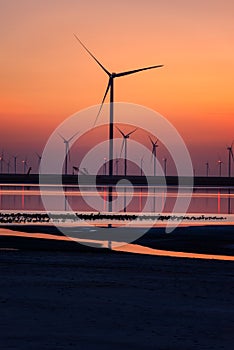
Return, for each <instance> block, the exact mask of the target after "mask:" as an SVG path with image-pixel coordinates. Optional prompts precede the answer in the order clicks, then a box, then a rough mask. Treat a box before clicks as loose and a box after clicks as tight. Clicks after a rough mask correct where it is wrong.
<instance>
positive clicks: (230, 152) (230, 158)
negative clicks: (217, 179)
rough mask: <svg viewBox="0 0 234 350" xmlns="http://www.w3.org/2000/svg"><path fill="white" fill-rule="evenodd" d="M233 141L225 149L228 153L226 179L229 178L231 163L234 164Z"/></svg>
mask: <svg viewBox="0 0 234 350" xmlns="http://www.w3.org/2000/svg"><path fill="white" fill-rule="evenodd" d="M233 144H234V141H233V142H232V144H231V146H229V147H227V151H228V177H231V161H232V160H233V162H234V155H233V150H232V147H233Z"/></svg>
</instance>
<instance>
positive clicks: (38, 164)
mask: <svg viewBox="0 0 234 350" xmlns="http://www.w3.org/2000/svg"><path fill="white" fill-rule="evenodd" d="M36 155H37V158H38V161H37V166H38V171H39V169H40V164H41V155H40V154H39V153H37V152H36Z"/></svg>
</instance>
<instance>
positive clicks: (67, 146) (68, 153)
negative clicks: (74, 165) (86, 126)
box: [59, 131, 79, 175]
mask: <svg viewBox="0 0 234 350" xmlns="http://www.w3.org/2000/svg"><path fill="white" fill-rule="evenodd" d="M78 132H79V131H77V132H76V133H75V134H74V135H73V136H72V137H70V139H68V140H67V139H65V138H64V137H63V136H62V135H61V134H59V136H60V137H61V139H62V140H63V142H64V144H65V175H67V164H68V162H67V155H68V157H69V161H70V159H71V156H70V150H69V148H70V147H69V142H71V140H72V139H73V138H74V137H75V136H76V135H77V134H78Z"/></svg>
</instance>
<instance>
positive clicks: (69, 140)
mask: <svg viewBox="0 0 234 350" xmlns="http://www.w3.org/2000/svg"><path fill="white" fill-rule="evenodd" d="M79 132H80V131H77V132H76V133H75V134H74V135H73V136H72V137H70V139H69V140H68V142H70V141H71V140H72V139H73V138H74V137H75V136H76V135H77V134H78V133H79Z"/></svg>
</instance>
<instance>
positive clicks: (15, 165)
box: [13, 155, 18, 174]
mask: <svg viewBox="0 0 234 350" xmlns="http://www.w3.org/2000/svg"><path fill="white" fill-rule="evenodd" d="M17 158H18V155H17V156H13V159H14V171H15V174H17Z"/></svg>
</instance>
